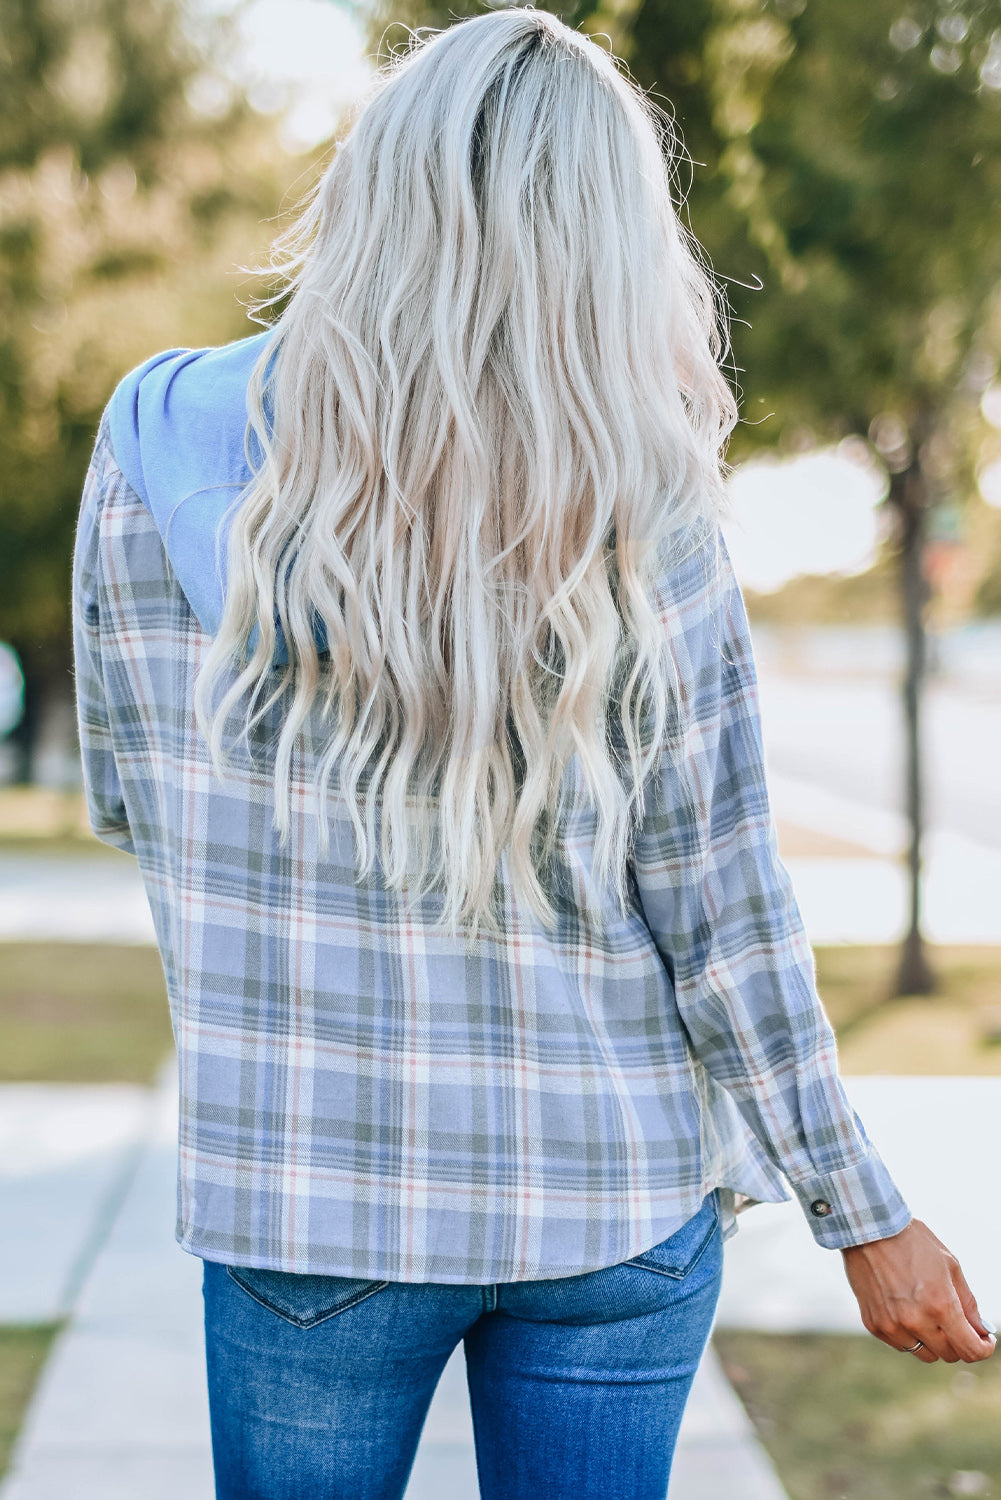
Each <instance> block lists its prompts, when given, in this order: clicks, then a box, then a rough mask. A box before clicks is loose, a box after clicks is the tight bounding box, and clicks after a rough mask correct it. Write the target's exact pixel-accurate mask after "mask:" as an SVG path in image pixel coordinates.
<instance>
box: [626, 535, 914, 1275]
mask: <svg viewBox="0 0 1001 1500" xmlns="http://www.w3.org/2000/svg"><path fill="white" fill-rule="evenodd" d="M717 542H718V554H717V557H718V563H717V564H712V563H710V564H708V565H707V561H706V557H705V554H703V555H702V557H701V558H699V559H695V560H690V561H686V562H685V563H683V564H682V565H681V567H680V569H678V570H677V571H676V573H675V574H673V575H671V581H670V582H669V583H664V584H663V585H662V586H661V589H662V592H661V596H660V602H661V605H662V621H663V625H664V628H665V629H666V630H668V631H669V632H670V635H671V641H672V652H673V655H674V658H675V662H676V664H677V668H678V675H679V678H680V682H681V713H680V716H679V720H678V724H677V731H676V733H675V734H674V735H673V737H669V738H668V740H666V741H665V748H664V751H663V753H662V756H661V759H660V765H659V768H658V770H657V773H656V774H655V775H654V776H653V778H652V780H651V782H650V783H649V785H648V790H647V793H646V803H645V808H644V814H643V822H642V826H641V828H640V830H639V832H638V837H637V841H636V846H635V876H636V881H637V886H638V890H639V895H640V900H641V903H642V908H643V912H644V916H645V919H646V921H647V923H648V925H649V927H650V930H651V933H652V935H653V938H654V941H655V943H656V945H657V947H658V950H659V951H660V953H661V955H662V957H663V959H664V962H665V965H666V966H667V968H668V971H669V973H670V975H671V977H672V980H673V983H674V989H675V994H676V998H677V1004H678V1008H679V1012H680V1015H681V1018H682V1021H683V1023H684V1026H685V1028H686V1031H687V1035H688V1038H689V1042H690V1045H691V1047H692V1049H693V1051H694V1053H695V1054H696V1055H697V1057H698V1058H699V1059H700V1060H701V1062H702V1063H703V1064H704V1065H705V1067H706V1069H707V1071H708V1072H709V1073H710V1074H711V1075H712V1077H713V1078H715V1079H716V1080H717V1082H718V1083H720V1084H721V1085H722V1086H723V1087H724V1088H726V1089H727V1091H728V1092H729V1094H730V1095H731V1096H732V1098H733V1099H734V1101H735V1103H736V1105H737V1107H738V1109H739V1110H740V1112H741V1114H742V1116H743V1117H744V1119H745V1121H746V1123H747V1124H748V1126H749V1127H750V1129H751V1131H752V1132H753V1134H754V1135H755V1136H756V1137H757V1139H758V1140H759V1141H760V1143H761V1145H762V1147H763V1149H764V1150H765V1152H766V1154H767V1155H768V1157H769V1158H770V1159H771V1160H772V1161H773V1162H774V1164H775V1165H776V1166H777V1167H778V1169H779V1170H780V1171H781V1172H782V1173H783V1174H784V1176H785V1177H786V1178H787V1180H788V1182H789V1185H790V1187H791V1188H792V1190H793V1192H794V1194H795V1196H796V1198H797V1199H798V1201H799V1203H800V1205H801V1207H802V1208H803V1211H804V1213H805V1214H806V1217H807V1221H808V1223H809V1225H810V1228H811V1230H812V1231H813V1234H814V1237H815V1239H816V1240H817V1241H818V1243H819V1244H821V1245H823V1246H826V1247H828V1248H832V1249H834V1248H843V1247H846V1246H849V1245H856V1244H863V1243H865V1242H866V1241H869V1240H875V1239H883V1238H885V1237H887V1236H889V1235H893V1234H897V1233H898V1232H899V1231H900V1230H901V1229H904V1228H905V1227H906V1225H907V1224H908V1222H909V1220H910V1218H911V1213H910V1209H909V1208H908V1206H907V1204H906V1203H905V1202H904V1200H903V1198H902V1197H901V1195H900V1192H899V1191H898V1190H897V1188H896V1186H895V1184H894V1182H893V1180H892V1178H891V1177H890V1174H889V1172H888V1171H887V1168H886V1166H885V1165H884V1163H883V1161H882V1160H881V1158H880V1156H879V1154H878V1152H877V1151H876V1149H875V1147H874V1146H873V1145H872V1143H871V1142H870V1141H869V1139H868V1137H867V1135H866V1133H865V1130H864V1127H863V1125H862V1122H861V1120H860V1119H859V1117H858V1115H857V1114H856V1113H855V1112H854V1110H853V1109H852V1107H851V1105H850V1104H849V1102H848V1100H847V1098H846V1095H845V1092H844V1089H843V1087H842V1083H841V1080H840V1078H839V1075H838V1064H837V1051H836V1043H835V1038H834V1033H833V1031H832V1028H831V1025H830V1022H829V1020H828V1018H827V1015H826V1013H825V1011H824V1008H823V1005H822V1003H821V1000H820V998H819V996H818V993H817V987H816V971H815V965H814V958H813V952H812V949H811V947H810V944H809V942H808V940H807V937H806V934H805V931H804V926H803V921H802V918H801V915H800V911H799V908H798V906H797V903H796V898H795V896H794V894H793V891H792V887H791V884H790V879H789V875H788V872H787V871H786V869H785V866H784V865H783V863H782V861H781V859H780V858H779V854H778V847H777V840H776V833H775V827H774V822H773V818H772V814H771V810H770V806H769V797H768V790H767V785H766V779H765V767H764V754H763V747H762V736H761V724H760V718H759V710H758V691H757V678H756V672H755V666H754V660H753V655H752V650H751V642H750V637H749V632H748V623H747V615H746V612H745V607H744V600H743V597H742V595H741V592H740V588H739V586H738V584H737V582H736V580H735V578H734V575H733V570H732V567H731V564H730V559H729V556H728V553H727V550H726V545H725V542H724V541H723V539H722V534H721V533H717ZM710 550H711V549H710Z"/></svg>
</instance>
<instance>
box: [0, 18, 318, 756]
mask: <svg viewBox="0 0 1001 1500" xmlns="http://www.w3.org/2000/svg"><path fill="white" fill-rule="evenodd" d="M185 14H186V12H185V10H184V9H183V8H182V4H181V3H180V0H72V3H69V0H59V3H48V4H45V5H40V4H38V3H37V0H0V39H2V42H0V638H2V639H5V640H7V641H9V642H11V643H12V644H13V646H14V647H15V649H16V650H17V652H18V655H19V657H20V659H21V663H22V667H23V670H24V673H25V678H26V685H27V692H26V712H25V718H24V720H23V722H22V725H21V726H20V729H19V730H18V731H17V736H18V740H19V744H20V750H21V760H22V766H21V771H22V775H25V776H26V775H27V774H28V771H29V767H30V764H31V751H32V744H33V740H34V737H35V734H36V731H37V727H38V724H39V716H40V711H41V709H42V708H43V707H44V705H45V704H46V703H47V702H51V701H52V699H53V698H56V699H65V698H66V697H67V696H68V694H69V693H70V692H71V690H72V684H71V680H70V675H69V674H70V668H71V660H70V642H69V618H68V612H69V560H70V555H71V549H72V539H73V530H74V525H75V521H76V514H77V509H78V505H79V496H80V487H81V481H82V477H83V473H84V470H85V468H86V465H87V461H88V458H89V453H90V448H91V445H92V443H93V441H94V435H95V432H96V427H97V421H98V418H99V415H100V412H101V409H102V407H103V405H104V403H105V401H106V400H107V398H108V396H109V395H110V392H111V389H112V387H113V385H114V383H115V380H116V379H117V378H118V377H119V376H120V375H121V374H122V373H123V372H124V371H125V370H126V369H128V368H130V367H131V366H132V365H134V364H136V363H137V362H138V361H139V360H141V359H143V358H144V357H145V356H146V355H148V354H151V353H153V352H154V351H155V350H156V349H157V348H163V347H170V346H177V345H181V344H184V343H192V344H195V345H198V344H207V343H216V342H225V341H226V340H227V339H230V338H236V337H240V336H241V335H242V334H244V333H248V332H251V331H253V330H252V329H251V328H250V326H249V325H248V324H247V321H246V318H245V315H244V313H243V311H242V308H241V306H240V304H239V301H238V293H239V290H240V282H239V280H238V279H237V278H236V277H235V276H234V268H235V266H236V265H238V264H239V263H245V262H246V261H247V259H248V258H252V257H253V256H254V255H255V254H256V253H258V251H259V250H260V249H262V248H263V235H262V229H261V220H262V218H263V217H264V216H265V215H269V214H272V213H274V211H275V208H276V206H277V204H278V201H279V196H280V186H281V185H283V183H284V181H285V180H287V177H288V176H289V175H290V171H289V166H288V162H287V160H286V159H285V158H283V156H282V154H281V152H280V150H279V147H278V146H277V144H276V142H275V132H274V130H273V127H272V126H271V125H270V124H266V123H265V122H263V121H262V120H261V119H260V117H258V116H256V115H254V114H253V112H252V111H251V110H250V109H249V108H248V106H247V105H246V104H245V102H244V101H243V100H242V99H241V98H240V97H238V96H236V95H235V94H234V93H233V92H232V91H231V90H229V89H228V88H227V85H226V84H225V81H224V80H223V78H222V77H221V75H219V74H218V73H216V72H214V71H213V69H212V65H211V59H210V58H207V56H206V51H205V47H204V44H205V42H206V40H207V38H206V37H205V36H202V37H195V36H193V35H192V34H191V32H190V29H189V30H186V29H185V26H184V25H183V24H182V22H183V21H184V19H185Z"/></svg>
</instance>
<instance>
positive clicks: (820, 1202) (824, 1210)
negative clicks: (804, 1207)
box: [810, 1198, 831, 1219]
mask: <svg viewBox="0 0 1001 1500" xmlns="http://www.w3.org/2000/svg"><path fill="white" fill-rule="evenodd" d="M810 1212H811V1213H812V1214H815V1215H816V1217H817V1218H818V1219H826V1218H827V1215H828V1214H829V1213H830V1212H831V1205H830V1204H829V1203H828V1202H827V1201H826V1199H824V1198H814V1200H813V1202H812V1203H811V1204H810Z"/></svg>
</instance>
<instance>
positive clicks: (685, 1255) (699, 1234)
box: [625, 1189, 720, 1281]
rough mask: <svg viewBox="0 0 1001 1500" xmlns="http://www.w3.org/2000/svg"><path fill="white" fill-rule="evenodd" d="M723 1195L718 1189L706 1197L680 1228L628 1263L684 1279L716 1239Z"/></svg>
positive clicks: (628, 1264)
mask: <svg viewBox="0 0 1001 1500" xmlns="http://www.w3.org/2000/svg"><path fill="white" fill-rule="evenodd" d="M719 1222H720V1216H719V1194H718V1193H717V1192H716V1190H715V1189H713V1191H712V1192H711V1193H709V1194H707V1195H706V1197H705V1198H704V1199H703V1200H702V1207H701V1208H700V1209H699V1210H698V1212H697V1213H695V1214H694V1215H693V1216H692V1218H690V1219H689V1220H688V1221H687V1222H686V1223H684V1224H682V1226H681V1228H680V1229H677V1230H675V1232H674V1234H672V1235H669V1236H668V1238H667V1239H666V1240H662V1241H661V1242H660V1244H659V1245H654V1246H653V1247H652V1248H651V1249H649V1250H644V1251H643V1252H642V1254H641V1255H634V1256H632V1257H631V1258H630V1259H629V1260H627V1261H626V1262H625V1264H626V1265H627V1266H643V1268H644V1269H645V1270H647V1271H656V1272H657V1273H658V1275H660V1276H671V1277H673V1278H674V1279H675V1280H676V1281H681V1280H683V1278H684V1277H685V1276H687V1275H688V1273H689V1271H691V1270H692V1269H693V1267H694V1266H695V1264H696V1262H697V1261H698V1259H699V1257H700V1256H701V1255H702V1253H703V1252H704V1250H705V1249H706V1247H707V1245H708V1244H709V1243H710V1241H711V1240H712V1237H713V1235H714V1234H715V1233H716V1230H717V1228H718V1227H719Z"/></svg>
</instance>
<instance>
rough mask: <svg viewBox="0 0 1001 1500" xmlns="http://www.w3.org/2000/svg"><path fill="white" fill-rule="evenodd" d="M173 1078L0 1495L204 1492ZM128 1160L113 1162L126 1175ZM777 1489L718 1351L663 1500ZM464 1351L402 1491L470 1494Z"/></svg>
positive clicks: (205, 1442) (78, 1497) (191, 1498)
mask: <svg viewBox="0 0 1001 1500" xmlns="http://www.w3.org/2000/svg"><path fill="white" fill-rule="evenodd" d="M175 1153H176V1105H175V1083H174V1079H173V1076H172V1074H171V1075H166V1076H165V1078H164V1081H163V1084H162V1086H161V1087H160V1089H159V1090H158V1091H157V1094H156V1096H155V1110H154V1112H153V1113H152V1115H151V1117H150V1128H149V1133H148V1138H147V1144H146V1147H145V1150H144V1151H143V1153H142V1156H141V1159H140V1160H139V1162H138V1165H137V1167H136V1168H135V1170H134V1172H133V1173H132V1175H131V1180H130V1183H129V1186H128V1188H127V1191H126V1192H125V1193H124V1195H123V1197H122V1201H121V1206H120V1208H119V1211H118V1213H117V1215H116V1217H115V1218H114V1222H113V1223H112V1224H111V1225H110V1226H109V1228H108V1232H107V1238H106V1239H105V1240H104V1243H103V1245H102V1246H101V1248H100V1249H99V1250H98V1252H97V1254H96V1256H95V1258H94V1260H93V1264H92V1266H91V1269H90V1272H89V1274H88V1275H87V1277H86V1281H85V1283H84V1285H83V1288H82V1291H81V1293H80V1296H79V1298H78V1300H77V1303H76V1307H75V1309H74V1312H73V1316H72V1318H71V1320H70V1323H69V1325H68V1327H67V1329H66V1330H65V1332H64V1333H63V1335H62V1336H61V1337H60V1339H59V1340H58V1342H57V1344H56V1346H55V1348H54V1350H53V1353H52V1355H51V1357H50V1360H49V1362H48V1365H47V1367H46V1369H45V1371H44V1373H43V1376H42V1379H41V1381H40V1383H39V1386H38V1389H37V1391H36V1395H35V1399H34V1401H33V1403H32V1406H31V1408H30V1411H29V1413H28V1417H27V1421H26V1423H25V1427H24V1430H23V1432H22V1434H21V1438H20V1441H19V1443H18V1446H17V1448H16V1450H15V1454H14V1459H13V1464H12V1469H11V1472H10V1474H9V1476H8V1478H7V1481H6V1483H5V1484H4V1485H3V1486H2V1488H0V1497H2V1500H67V1497H69V1496H72V1497H73V1500H137V1497H139V1496H141V1497H142V1500H176V1496H177V1495H178V1494H183V1495H184V1496H185V1497H186V1500H211V1497H212V1493H213V1487H212V1471H211V1456H210V1449H209V1429H208V1410H207V1402H206V1395H205V1373H204V1355H203V1349H202V1331H201V1290H200V1272H201V1267H200V1263H199V1262H198V1261H197V1260H196V1259H195V1258H193V1257H191V1256H188V1255H185V1254H184V1253H183V1252H181V1251H180V1250H179V1249H178V1247H177V1245H176V1244H175V1241H174V1237H173V1214H174V1174H175ZM128 1170H129V1168H128V1164H127V1163H126V1164H125V1165H124V1166H123V1171H124V1172H125V1173H126V1174H127V1173H128ZM736 1474H739V1475H740V1476H741V1481H740V1494H741V1500H783V1497H784V1491H783V1489H782V1488H781V1486H780V1485H779V1483H778V1481H777V1479H776V1477H775V1475H774V1472H773V1470H772V1468H771V1465H770V1463H769V1461H768V1459H767V1457H766V1456H765V1454H764V1452H763V1450H762V1449H761V1447H760V1445H759V1444H758V1442H757V1440H756V1438H755V1436H754V1434H753V1432H752V1430H751V1427H750V1424H749V1422H748V1420H747V1417H746V1416H745V1414H744V1410H743V1407H742V1406H741V1404H740V1402H739V1400H738V1399H737V1397H736V1396H735V1394H734V1393H733V1391H732V1390H731V1389H730V1387H729V1385H728V1384H727V1382H726V1380H725V1378H724V1377H723V1375H722V1373H721V1371H720V1369H719V1366H718V1364H717V1362H716V1360H715V1357H714V1356H713V1355H712V1354H710V1355H708V1356H707V1358H706V1360H705V1361H704V1362H703V1366H702V1369H701V1370H700V1372H699V1375H698V1378H697V1380H696V1384H695V1389H694V1391H693V1394H692V1398H691V1400H690V1402H689V1406H688V1409H687V1411H686V1414H685V1421H684V1425H683V1429H682V1436H681V1441H680V1444H679V1448H678V1453H677V1458H676V1463H675V1473H674V1477H673V1479H672V1484H671V1500H718V1497H719V1496H720V1495H721V1494H723V1493H725V1492H726V1491H727V1490H728V1489H730V1488H732V1485H733V1481H734V1475H736ZM477 1494H478V1490H477V1484H476V1467H475V1459H474V1453H473V1442H472V1424H471V1420H470V1415H469V1404H468V1398H467V1395H466V1387H465V1372H464V1367H463V1362H462V1353H461V1348H460V1350H458V1351H457V1352H456V1354H455V1355H454V1356H453V1358H452V1360H451V1361H450V1363H449V1365H448V1367H447V1369H446V1371H445V1374H444V1376H443V1378H442V1381H441V1383H440V1385H439V1388H438V1391H437V1393H436V1395H435V1399H434V1402H433V1404H432V1407H431V1411H430V1413H429V1416H428V1420H427V1423H426V1426H425V1430H424V1434H423V1437H422V1440H421V1445H420V1449H419V1451H418V1455H417V1461H416V1464H415V1466H414V1471H413V1475H412V1478H411V1482H410V1485H409V1488H408V1491H407V1500H475V1497H476V1496H477Z"/></svg>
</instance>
